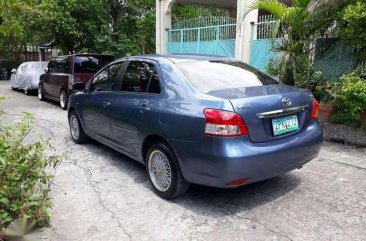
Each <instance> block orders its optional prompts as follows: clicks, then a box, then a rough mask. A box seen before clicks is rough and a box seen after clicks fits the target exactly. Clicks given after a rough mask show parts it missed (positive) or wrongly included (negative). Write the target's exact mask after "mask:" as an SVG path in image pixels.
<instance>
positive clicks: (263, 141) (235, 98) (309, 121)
mask: <svg viewBox="0 0 366 241" xmlns="http://www.w3.org/2000/svg"><path fill="white" fill-rule="evenodd" d="M73 87H74V90H75V91H78V92H76V93H75V94H73V95H72V96H71V98H70V102H69V108H68V117H69V124H70V132H71V136H72V139H73V140H74V141H75V142H76V143H79V144H81V143H84V142H86V141H87V139H88V138H92V139H95V140H97V141H99V142H101V143H103V144H105V145H107V146H109V147H111V148H113V149H115V150H117V151H118V152H121V153H123V154H125V155H126V156H129V157H131V158H133V159H134V160H136V161H138V162H140V163H143V164H145V165H146V170H147V174H148V176H149V179H150V181H151V183H152V187H153V189H154V191H155V192H156V193H157V194H158V195H160V196H161V197H163V198H174V197H177V196H179V195H181V194H183V193H185V192H186V191H187V189H188V187H189V184H190V183H196V184H201V185H206V186H212V187H223V188H232V187H238V186H242V185H246V184H249V183H253V182H258V181H261V180H264V179H268V178H272V177H275V176H278V175H281V174H284V173H286V172H289V171H291V170H294V169H296V168H300V167H302V166H303V165H304V164H305V163H307V162H309V161H310V160H312V159H313V158H315V157H316V156H317V155H318V152H319V149H320V145H321V143H322V140H323V134H322V130H321V128H320V126H319V123H318V120H317V115H318V113H317V112H318V106H319V104H318V102H317V101H316V100H315V99H314V97H313V95H312V94H311V93H310V92H309V91H308V90H303V89H299V88H295V87H291V86H287V85H284V84H282V83H281V82H278V81H277V80H275V79H273V78H271V77H270V76H268V75H266V74H264V73H262V72H260V71H258V70H257V69H255V68H253V67H251V66H249V65H247V64H245V63H243V62H240V61H236V60H233V59H228V58H220V57H212V56H189V55H182V56H179V55H177V56H173V55H172V56H161V55H145V56H137V57H128V58H122V59H119V60H116V61H114V62H112V63H110V64H108V65H107V66H105V67H104V68H103V69H101V70H100V71H99V72H98V73H96V74H95V76H94V77H93V78H92V79H91V80H90V81H89V82H88V83H87V84H86V85H84V84H82V83H75V84H74V86H73Z"/></svg>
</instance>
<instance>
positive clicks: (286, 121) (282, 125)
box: [272, 115, 299, 136]
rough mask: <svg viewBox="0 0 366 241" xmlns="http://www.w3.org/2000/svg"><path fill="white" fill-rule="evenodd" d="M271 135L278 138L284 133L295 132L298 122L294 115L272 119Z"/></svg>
mask: <svg viewBox="0 0 366 241" xmlns="http://www.w3.org/2000/svg"><path fill="white" fill-rule="evenodd" d="M272 126H273V134H274V135H275V136H279V135H282V134H285V133H289V132H293V131H297V130H298V129H299V122H298V121H297V116H296V115H291V116H286V117H281V118H276V119H272Z"/></svg>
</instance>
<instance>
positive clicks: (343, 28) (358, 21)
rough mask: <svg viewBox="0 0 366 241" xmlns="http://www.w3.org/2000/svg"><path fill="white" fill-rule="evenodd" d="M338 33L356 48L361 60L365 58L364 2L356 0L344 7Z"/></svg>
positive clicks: (365, 16)
mask: <svg viewBox="0 0 366 241" xmlns="http://www.w3.org/2000/svg"><path fill="white" fill-rule="evenodd" d="M339 26H340V27H339V35H340V37H341V38H342V39H343V40H345V41H346V42H347V43H349V44H350V45H352V46H354V47H355V48H356V50H357V51H356V53H357V54H358V56H359V57H360V59H361V60H362V61H365V60H366V41H365V40H366V31H364V30H365V26H366V2H361V1H358V2H356V3H355V4H352V5H349V6H348V7H347V8H345V9H344V10H343V11H342V12H341V14H340V19H339Z"/></svg>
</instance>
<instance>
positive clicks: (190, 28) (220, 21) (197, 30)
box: [168, 17, 236, 57]
mask: <svg viewBox="0 0 366 241" xmlns="http://www.w3.org/2000/svg"><path fill="white" fill-rule="evenodd" d="M235 37H236V19H234V18H229V17H210V18H196V19H190V20H185V21H182V22H179V23H177V24H175V25H174V26H173V28H172V29H171V30H168V53H169V54H208V55H218V56H227V57H234V56H235Z"/></svg>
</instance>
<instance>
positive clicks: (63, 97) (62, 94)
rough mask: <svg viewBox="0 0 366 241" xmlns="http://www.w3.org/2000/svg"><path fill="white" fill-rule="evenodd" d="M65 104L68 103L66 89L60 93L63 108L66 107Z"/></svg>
mask: <svg viewBox="0 0 366 241" xmlns="http://www.w3.org/2000/svg"><path fill="white" fill-rule="evenodd" d="M65 105H66V94H65V91H61V93H60V106H61V108H62V109H64V108H65Z"/></svg>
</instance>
